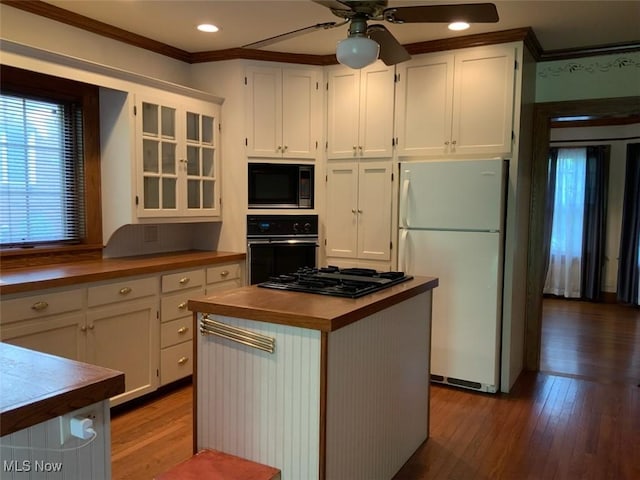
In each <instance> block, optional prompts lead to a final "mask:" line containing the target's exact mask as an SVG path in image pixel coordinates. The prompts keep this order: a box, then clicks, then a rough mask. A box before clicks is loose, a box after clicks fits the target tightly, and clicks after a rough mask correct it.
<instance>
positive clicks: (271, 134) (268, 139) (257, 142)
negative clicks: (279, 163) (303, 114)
mask: <svg viewBox="0 0 640 480" xmlns="http://www.w3.org/2000/svg"><path fill="white" fill-rule="evenodd" d="M245 75H246V84H247V85H246V87H247V103H246V108H247V111H246V126H247V127H246V128H247V132H246V135H247V137H246V143H247V145H246V152H247V156H249V157H274V156H281V155H282V70H281V69H280V68H277V67H258V66H248V67H247V69H246V72H245Z"/></svg>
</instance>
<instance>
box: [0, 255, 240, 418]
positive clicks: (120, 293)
mask: <svg viewBox="0 0 640 480" xmlns="http://www.w3.org/2000/svg"><path fill="white" fill-rule="evenodd" d="M242 278H243V262H229V263H224V264H216V265H210V266H207V265H205V266H202V267H200V268H196V269H191V270H176V271H168V272H166V273H161V274H159V275H158V274H156V275H149V276H133V277H121V278H118V279H117V280H110V281H104V282H95V283H89V284H84V285H82V286H76V287H74V288H56V289H47V290H42V291H38V292H29V294H14V295H6V296H3V298H2V302H0V313H1V315H0V340H1V341H3V342H7V343H11V344H13V345H17V346H20V347H25V348H29V349H31V350H36V351H39V352H44V353H50V354H52V355H57V356H60V357H65V358H69V359H71V360H78V361H82V362H87V363H91V364H94V365H100V366H103V367H107V368H112V369H114V370H118V371H121V372H124V374H125V391H124V393H122V394H120V395H118V396H116V397H113V398H112V399H111V405H112V406H114V405H118V404H121V403H124V402H126V401H129V400H132V399H134V398H136V397H139V396H141V395H145V394H147V393H150V392H153V391H154V390H156V389H157V388H158V387H159V386H161V385H166V384H168V383H171V382H173V381H176V380H179V379H181V378H184V377H188V376H189V375H191V374H192V372H193V343H192V342H193V335H194V332H193V326H192V324H193V316H192V313H191V312H190V311H189V309H188V307H187V302H188V301H189V299H190V298H195V297H198V296H203V295H204V294H205V287H206V292H207V293H209V292H212V291H215V290H222V289H228V288H235V287H239V286H241V285H242Z"/></svg>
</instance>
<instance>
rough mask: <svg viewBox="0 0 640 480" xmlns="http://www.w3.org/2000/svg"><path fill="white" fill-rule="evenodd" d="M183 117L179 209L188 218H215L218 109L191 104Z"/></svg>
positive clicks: (217, 185)
mask: <svg viewBox="0 0 640 480" xmlns="http://www.w3.org/2000/svg"><path fill="white" fill-rule="evenodd" d="M183 115H184V120H185V126H186V128H185V133H186V144H185V149H186V152H185V156H184V158H185V162H183V163H182V166H181V169H182V170H183V173H184V177H183V178H184V180H183V183H182V185H181V188H183V189H184V192H185V194H184V195H183V196H182V199H183V201H184V204H183V205H182V209H181V210H182V212H183V214H185V215H188V216H216V215H219V214H220V207H219V205H220V192H219V190H220V182H219V178H218V177H219V171H220V166H219V155H218V121H219V118H218V116H219V109H218V108H217V106H213V105H211V106H208V105H204V104H203V105H194V108H191V107H188V108H187V109H186V111H184V112H183Z"/></svg>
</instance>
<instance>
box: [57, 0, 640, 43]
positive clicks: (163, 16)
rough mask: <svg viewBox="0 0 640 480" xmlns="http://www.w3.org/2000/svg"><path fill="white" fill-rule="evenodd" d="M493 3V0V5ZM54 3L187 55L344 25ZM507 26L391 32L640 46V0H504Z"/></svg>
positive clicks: (90, 0) (226, 6)
mask: <svg viewBox="0 0 640 480" xmlns="http://www.w3.org/2000/svg"><path fill="white" fill-rule="evenodd" d="M473 1H474V0H466V1H456V0H453V1H437V2H429V1H424V0H401V1H394V0H391V1H390V2H389V5H390V6H392V5H401V6H407V5H428V4H438V3H473ZM485 1H486V0H485ZM46 2H47V3H49V4H52V5H55V6H57V7H60V8H64V9H66V10H70V11H72V12H75V13H78V14H81V15H84V16H87V17H89V18H92V19H95V20H99V21H101V22H104V23H107V24H110V25H113V26H116V27H119V28H121V29H124V30H127V31H129V32H133V33H136V34H139V35H142V36H144V37H148V38H151V39H153V40H156V41H159V42H162V43H165V44H168V45H171V46H173V47H177V48H179V49H182V50H185V51H187V52H191V53H193V52H203V51H212V50H223V49H227V48H236V47H241V46H242V45H245V44H248V43H252V42H255V41H258V40H262V39H264V38H268V37H271V36H274V35H278V34H281V33H286V32H289V31H291V30H295V29H298V28H302V27H307V26H310V25H314V24H316V23H321V22H328V21H340V19H339V18H338V17H335V16H334V15H333V14H332V13H331V12H330V10H329V9H327V8H325V7H323V6H321V5H318V4H316V3H313V2H312V1H310V0H262V1H255V0H235V1H230V0H199V1H172V0H46ZM493 3H495V4H496V6H497V9H498V15H499V17H500V21H499V22H498V23H493V24H476V25H472V27H471V28H470V29H469V30H467V31H466V32H463V33H453V32H450V31H449V30H447V28H446V25H445V24H439V23H427V24H424V23H423V24H405V25H393V24H389V23H386V22H385V26H386V27H387V28H388V29H389V30H390V31H391V32H392V33H393V34H394V35H395V36H396V38H397V39H398V40H399V41H400V43H402V44H408V43H415V42H421V41H428V40H436V39H444V38H449V37H453V36H457V35H469V34H475V33H486V32H492V31H499V30H507V29H511V28H521V27H532V28H533V30H534V32H535V35H536V37H537V39H538V41H539V42H540V44H541V45H542V49H543V50H544V51H545V52H548V51H552V50H561V49H576V48H589V47H595V46H602V45H610V44H617V43H623V42H624V43H632V42H635V43H638V42H640V1H639V0H633V1H614V0H599V1H580V0H569V1H554V0H537V1H529V0H510V1H496V2H493ZM203 22H207V23H214V24H216V25H218V26H219V27H220V31H219V32H218V33H213V34H211V33H209V34H207V33H202V32H199V31H197V30H196V29H195V27H196V25H198V24H199V23H203ZM346 32H347V26H346V25H345V26H342V27H340V28H337V29H333V30H328V31H316V32H312V33H309V34H306V35H303V36H300V37H297V38H295V39H291V40H287V41H282V42H279V43H277V44H273V45H271V46H269V47H264V50H271V51H278V52H288V53H306V54H316V55H326V54H331V53H334V51H335V45H336V42H338V41H339V40H341V39H342V38H344V37H345V36H346Z"/></svg>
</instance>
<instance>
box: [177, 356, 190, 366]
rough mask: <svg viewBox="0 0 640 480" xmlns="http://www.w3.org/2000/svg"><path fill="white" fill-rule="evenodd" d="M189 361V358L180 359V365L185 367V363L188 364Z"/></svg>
mask: <svg viewBox="0 0 640 480" xmlns="http://www.w3.org/2000/svg"><path fill="white" fill-rule="evenodd" d="M188 361H189V357H180V358H179V359H178V365H184V364H185V363H187V362H188Z"/></svg>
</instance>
